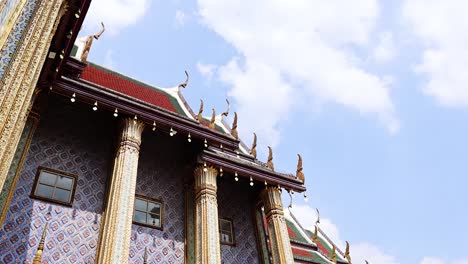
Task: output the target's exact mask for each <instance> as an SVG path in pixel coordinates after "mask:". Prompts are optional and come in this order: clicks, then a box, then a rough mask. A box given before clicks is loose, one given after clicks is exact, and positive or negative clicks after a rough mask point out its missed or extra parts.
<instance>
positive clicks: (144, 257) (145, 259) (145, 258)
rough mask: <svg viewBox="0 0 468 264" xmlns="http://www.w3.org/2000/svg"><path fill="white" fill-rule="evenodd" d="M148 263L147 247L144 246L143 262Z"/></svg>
mask: <svg viewBox="0 0 468 264" xmlns="http://www.w3.org/2000/svg"><path fill="white" fill-rule="evenodd" d="M147 263H148V249H147V248H146V247H145V254H144V255H143V264H147Z"/></svg>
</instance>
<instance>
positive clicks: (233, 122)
mask: <svg viewBox="0 0 468 264" xmlns="http://www.w3.org/2000/svg"><path fill="white" fill-rule="evenodd" d="M231 135H232V136H233V137H234V138H235V139H239V133H237V112H234V120H233V121H232V128H231Z"/></svg>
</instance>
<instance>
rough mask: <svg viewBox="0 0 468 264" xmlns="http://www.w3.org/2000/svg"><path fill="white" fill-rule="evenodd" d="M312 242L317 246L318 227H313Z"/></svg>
mask: <svg viewBox="0 0 468 264" xmlns="http://www.w3.org/2000/svg"><path fill="white" fill-rule="evenodd" d="M312 241H313V242H314V243H315V244H317V242H318V226H317V225H315V230H314V235H313V236H312Z"/></svg>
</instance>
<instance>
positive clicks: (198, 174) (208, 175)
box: [194, 165, 218, 197]
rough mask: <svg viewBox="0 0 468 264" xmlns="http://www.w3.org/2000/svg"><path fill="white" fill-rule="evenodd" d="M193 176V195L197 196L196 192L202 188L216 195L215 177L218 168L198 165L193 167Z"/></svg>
mask: <svg viewBox="0 0 468 264" xmlns="http://www.w3.org/2000/svg"><path fill="white" fill-rule="evenodd" d="M194 176H195V184H194V187H195V197H198V193H199V192H200V191H201V190H204V189H208V190H211V191H212V194H213V195H215V196H216V191H217V184H216V177H217V176H218V170H217V169H216V168H214V167H211V166H210V167H206V166H203V165H199V166H197V168H195V171H194Z"/></svg>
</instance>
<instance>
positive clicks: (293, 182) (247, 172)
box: [199, 150, 306, 192]
mask: <svg viewBox="0 0 468 264" xmlns="http://www.w3.org/2000/svg"><path fill="white" fill-rule="evenodd" d="M199 159H200V162H207V163H209V164H211V165H215V166H220V167H222V168H223V170H225V171H232V172H237V173H238V174H239V176H243V177H252V178H253V179H255V180H257V181H260V182H264V181H267V183H268V184H270V185H280V186H281V187H283V188H286V189H289V190H292V191H295V192H304V191H305V190H306V187H305V186H304V185H303V184H302V182H301V181H299V180H297V179H295V178H293V177H289V176H286V175H283V174H278V173H275V172H274V171H272V170H270V169H268V168H264V167H260V166H259V165H258V164H253V163H252V162H249V161H247V160H242V159H240V158H237V157H230V156H229V157H228V155H220V154H218V153H217V152H215V151H212V150H204V151H203V152H202V153H200V155H199Z"/></svg>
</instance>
